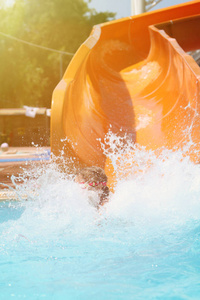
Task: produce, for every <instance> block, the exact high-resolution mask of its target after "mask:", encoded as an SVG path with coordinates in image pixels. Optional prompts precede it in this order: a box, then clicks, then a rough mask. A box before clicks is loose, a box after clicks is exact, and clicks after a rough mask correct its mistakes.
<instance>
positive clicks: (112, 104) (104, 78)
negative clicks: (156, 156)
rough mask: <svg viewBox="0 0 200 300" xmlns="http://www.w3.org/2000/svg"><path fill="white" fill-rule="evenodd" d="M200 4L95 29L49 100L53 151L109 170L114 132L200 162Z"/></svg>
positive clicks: (165, 10)
mask: <svg viewBox="0 0 200 300" xmlns="http://www.w3.org/2000/svg"><path fill="white" fill-rule="evenodd" d="M199 28H200V1H190V2H188V3H184V4H181V5H176V6H172V7H169V8H165V9H161V10H157V11H153V12H149V13H144V14H141V15H137V16H133V17H128V18H124V19H120V20H116V21H111V22H108V23H105V24H100V25H97V26H94V28H93V31H92V33H91V35H90V36H89V38H88V39H87V40H86V41H85V42H84V43H83V44H82V45H81V46H80V48H79V50H78V51H77V53H76V54H75V55H74V57H73V59H72V61H71V63H70V65H69V66H68V68H67V70H66V72H65V74H64V76H63V79H62V80H61V81H60V83H59V84H58V86H57V87H56V88H55V90H54V93H53V99H52V116H51V149H52V152H53V153H54V154H55V155H56V156H59V155H60V154H61V153H64V155H65V156H66V157H69V158H73V165H74V166H76V167H80V166H88V165H98V166H100V167H102V168H105V165H106V164H107V161H106V156H105V154H104V152H103V149H102V147H101V143H102V142H104V139H105V137H106V135H107V134H108V132H109V130H111V131H112V132H113V133H114V134H116V135H119V136H124V135H125V136H126V137H127V138H128V139H129V140H131V141H132V142H133V143H137V144H139V145H142V146H145V147H146V148H147V149H153V150H154V149H159V148H160V147H166V148H169V149H173V148H174V147H178V148H181V147H182V146H183V145H184V144H186V143H188V142H189V141H190V142H191V141H192V143H193V147H192V149H191V152H190V155H191V157H192V158H193V159H195V160H198V159H199V160H200V152H199V150H200V68H199V66H198V64H197V63H196V62H195V61H194V60H193V58H192V57H191V56H190V55H189V54H188V52H189V51H194V50H197V49H200V31H199Z"/></svg>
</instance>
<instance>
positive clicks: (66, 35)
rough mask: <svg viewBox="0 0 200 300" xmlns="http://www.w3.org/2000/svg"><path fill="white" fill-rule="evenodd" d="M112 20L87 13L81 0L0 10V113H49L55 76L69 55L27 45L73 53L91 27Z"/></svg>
mask: <svg viewBox="0 0 200 300" xmlns="http://www.w3.org/2000/svg"><path fill="white" fill-rule="evenodd" d="M114 16H115V14H113V13H109V12H105V13H97V12H96V11H95V10H94V9H92V10H91V9H89V8H88V4H87V2H86V0H85V1H84V0H42V1H41V0H15V4H14V5H13V6H12V7H5V6H4V7H1V8H0V20H1V21H0V53H1V55H0V108H11V107H22V106H23V105H29V106H38V107H50V105H51V97H52V92H53V89H54V88H55V86H56V85H57V83H58V82H59V80H60V76H61V75H62V74H60V73H61V72H64V71H65V69H66V67H67V65H68V63H69V62H70V60H71V58H72V56H73V55H66V54H60V53H58V52H56V51H48V50H44V49H42V48H39V47H35V46H33V45H32V44H36V45H39V46H42V47H46V48H50V49H55V50H59V51H63V52H70V53H75V52H76V50H77V49H78V47H79V46H80V44H81V43H82V42H83V41H84V40H85V39H86V38H87V37H88V35H89V34H90V32H91V29H92V27H93V25H95V24H98V23H103V22H106V21H109V20H111V19H113V18H114ZM3 34H6V35H7V36H5V35H3ZM12 37H15V38H16V39H14V38H12ZM22 41H27V42H28V43H29V44H27V43H23V42H22ZM31 43H32V44H31ZM61 66H62V68H61Z"/></svg>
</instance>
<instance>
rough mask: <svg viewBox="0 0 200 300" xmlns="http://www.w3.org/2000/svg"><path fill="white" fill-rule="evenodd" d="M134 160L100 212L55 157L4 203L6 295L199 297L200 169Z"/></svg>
mask: <svg viewBox="0 0 200 300" xmlns="http://www.w3.org/2000/svg"><path fill="white" fill-rule="evenodd" d="M135 157H136V158H137V161H138V162H139V166H138V165H137V168H140V172H139V170H138V169H137V170H136V169H134V167H133V166H132V167H131V168H132V169H133V170H132V171H133V172H130V170H131V168H130V166H129V173H130V174H129V175H127V179H126V180H120V179H119V182H118V184H117V188H116V192H115V194H114V195H112V196H111V199H110V202H109V203H108V204H107V205H106V206H104V207H103V209H102V210H101V211H100V212H97V211H96V210H95V209H94V208H93V207H91V206H90V205H89V204H88V199H87V195H86V194H82V191H81V189H80V188H79V186H77V184H76V183H74V182H73V178H70V177H67V176H66V175H65V173H64V172H60V171H59V170H58V169H57V168H56V167H55V166H54V164H53V163H52V164H49V166H48V167H46V168H44V167H43V168H42V167H41V169H37V170H32V174H29V176H30V175H31V176H32V177H31V178H30V179H29V180H28V181H26V180H25V183H24V185H23V186H21V187H19V188H18V190H17V193H18V195H19V197H20V193H21V195H22V194H24V193H26V194H27V196H28V201H25V200H19V201H12V202H10V201H6V202H0V240H1V243H0V272H1V276H0V299H5V300H6V299H13V298H14V299H34V300H35V299H48V300H51V299H56V300H57V299H81V300H84V299H97V300H98V299H127V300H128V299H134V300H135V299H136V300H137V299H147V300H154V299H156V300H157V299H161V300H163V299H164V300H165V299H166V300H167V299H170V300H172V299H173V300H175V299H176V300H179V299H184V300H185V299H200V284H199V282H200V166H199V165H194V164H193V163H191V162H190V161H189V159H188V158H187V157H185V158H183V157H182V156H181V154H180V153H165V155H163V156H162V157H159V158H157V157H155V156H154V155H152V154H151V153H147V152H145V151H142V150H140V151H138V152H137V153H135ZM149 160H150V161H151V163H149ZM122 167H123V166H122ZM122 169H123V168H122ZM124 170H125V167H124Z"/></svg>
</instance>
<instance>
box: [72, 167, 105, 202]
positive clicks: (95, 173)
mask: <svg viewBox="0 0 200 300" xmlns="http://www.w3.org/2000/svg"><path fill="white" fill-rule="evenodd" d="M76 175H77V176H78V175H80V176H81V177H82V178H83V180H84V181H85V182H86V183H96V184H98V183H99V184H101V183H107V181H108V178H107V176H106V173H105V171H104V170H103V169H102V168H100V167H96V166H93V167H86V168H83V169H81V170H80V171H79V172H78V173H77V174H76ZM99 186H100V188H98V187H99ZM99 186H98V185H97V186H90V187H89V189H90V190H97V191H98V192H99V197H100V203H99V204H100V205H101V204H103V202H104V201H105V200H106V199H107V198H108V197H109V194H110V190H109V188H108V186H107V185H99Z"/></svg>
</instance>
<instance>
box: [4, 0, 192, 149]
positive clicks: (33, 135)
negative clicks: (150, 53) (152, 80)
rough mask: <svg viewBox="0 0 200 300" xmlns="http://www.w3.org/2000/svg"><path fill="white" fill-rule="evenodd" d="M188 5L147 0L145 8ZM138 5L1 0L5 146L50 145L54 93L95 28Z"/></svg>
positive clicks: (113, 0) (100, 0)
mask: <svg viewBox="0 0 200 300" xmlns="http://www.w3.org/2000/svg"><path fill="white" fill-rule="evenodd" d="M136 2H137V1H135V3H136ZM139 2H140V1H139ZM182 2H186V1H181V0H174V1H172V0H171V1H170V0H162V1H146V2H145V3H146V4H145V9H146V10H153V9H158V8H162V7H166V6H171V5H174V4H179V3H182ZM155 4H156V5H155ZM133 6H134V4H133V2H131V1H130V0H109V1H107V0H91V1H89V0H88V1H87V0H0V20H1V22H0V53H1V55H0V66H1V68H0V144H1V143H4V142H6V143H8V144H9V145H10V146H14V147H16V146H31V145H33V143H34V144H37V145H39V146H49V144H50V140H49V136H50V111H49V109H50V107H51V98H52V92H53V90H54V88H55V86H56V85H57V84H58V82H59V81H60V79H61V78H62V76H63V73H64V72H65V70H66V68H67V65H68V64H69V62H70V60H71V59H72V57H73V55H74V53H75V52H76V51H77V49H78V48H79V46H80V44H81V43H83V42H84V41H85V40H86V38H87V37H88V36H89V34H90V32H91V30H92V27H93V26H94V25H95V24H99V23H103V22H107V21H110V20H114V19H118V18H122V17H127V16H130V15H133V14H134V13H137V12H136V11H134V8H133ZM24 106H25V107H24ZM33 108H36V111H35V112H34V113H32V111H31V110H33Z"/></svg>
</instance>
